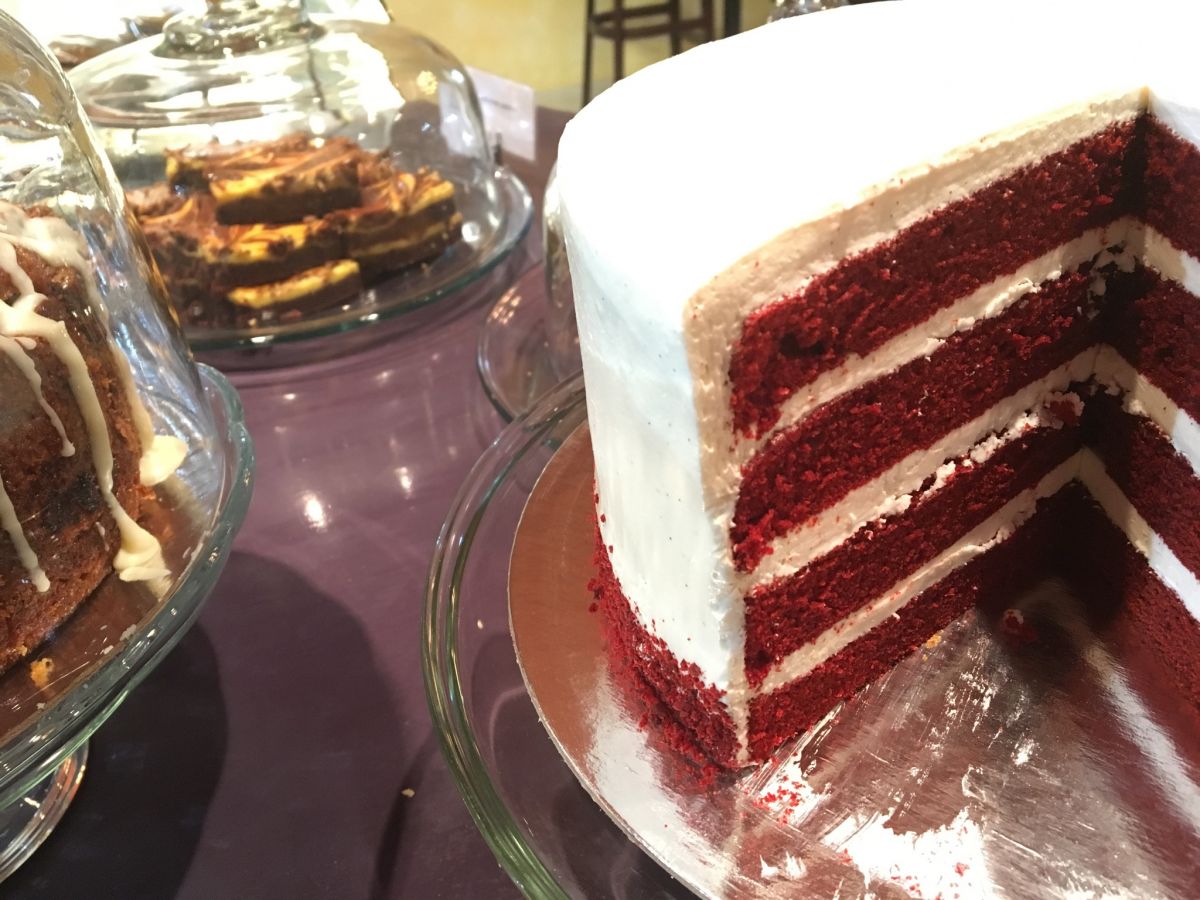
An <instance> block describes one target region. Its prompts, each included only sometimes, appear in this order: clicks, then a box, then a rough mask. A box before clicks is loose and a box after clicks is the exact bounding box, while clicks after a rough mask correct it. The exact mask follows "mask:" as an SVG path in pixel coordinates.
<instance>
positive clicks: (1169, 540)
mask: <svg viewBox="0 0 1200 900" xmlns="http://www.w3.org/2000/svg"><path fill="white" fill-rule="evenodd" d="M1084 431H1085V434H1086V436H1087V442H1088V443H1089V444H1090V445H1092V446H1093V447H1094V448H1095V449H1096V451H1097V452H1098V453H1099V454H1100V456H1101V458H1102V459H1103V460H1104V468H1105V469H1106V470H1107V471H1108V474H1109V476H1110V477H1111V478H1112V480H1113V481H1115V482H1116V483H1117V486H1118V487H1120V488H1121V492H1122V493H1123V494H1124V495H1125V496H1126V497H1127V498H1128V499H1129V501H1130V502H1131V503H1132V504H1133V506H1134V507H1135V508H1136V509H1137V511H1138V512H1139V513H1140V514H1141V516H1142V518H1143V519H1145V520H1146V521H1147V522H1148V523H1149V524H1150V527H1151V528H1153V529H1154V531H1155V532H1156V533H1157V534H1158V536H1159V537H1161V538H1162V539H1163V541H1165V542H1166V544H1167V546H1168V547H1170V548H1171V551H1172V552H1173V553H1174V554H1175V555H1176V556H1178V557H1179V560H1180V562H1182V563H1183V564H1184V565H1185V566H1187V567H1188V568H1189V569H1191V570H1192V571H1193V572H1196V573H1200V528H1198V527H1197V524H1196V517H1197V515H1200V512H1198V510H1200V477H1197V476H1196V473H1195V472H1194V471H1193V470H1192V467H1191V464H1190V463H1188V461H1187V460H1186V459H1184V458H1183V457H1182V456H1180V455H1179V453H1178V452H1176V450H1175V448H1174V447H1173V446H1171V440H1170V438H1169V437H1167V435H1165V434H1164V433H1163V432H1162V429H1160V428H1159V427H1158V426H1157V425H1155V424H1154V423H1153V422H1152V421H1150V420H1149V419H1147V418H1145V417H1144V416H1135V415H1131V414H1129V413H1127V412H1125V411H1124V409H1122V407H1121V400H1120V398H1118V397H1112V396H1109V395H1108V394H1100V395H1098V396H1095V397H1092V398H1091V399H1090V400H1088V404H1087V411H1086V413H1085V429H1084Z"/></svg>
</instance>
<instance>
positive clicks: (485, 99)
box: [467, 66, 537, 162]
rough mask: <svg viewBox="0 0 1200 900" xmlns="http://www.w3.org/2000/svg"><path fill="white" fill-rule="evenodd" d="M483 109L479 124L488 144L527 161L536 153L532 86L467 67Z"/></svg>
mask: <svg viewBox="0 0 1200 900" xmlns="http://www.w3.org/2000/svg"><path fill="white" fill-rule="evenodd" d="M467 74H469V75H470V76H471V81H472V82H473V83H474V84H475V93H476V94H478V95H479V105H480V106H481V107H482V109H483V127H484V128H485V129H486V131H487V135H488V140H489V141H490V142H491V144H492V146H493V147H495V146H497V145H499V147H500V148H501V149H502V150H503V151H504V152H505V153H510V154H513V155H515V156H520V157H521V158H522V159H527V160H529V161H530V162H532V161H533V160H534V158H535V157H536V156H537V149H536V148H537V142H536V140H535V136H536V134H537V130H536V129H537V103H536V101H535V100H534V97H533V88H532V87H530V86H529V85H527V84H521V83H520V82H519V81H509V80H508V79H507V78H501V77H500V76H499V75H494V74H492V73H491V72H484V71H483V70H482V69H476V68H472V67H471V66H467Z"/></svg>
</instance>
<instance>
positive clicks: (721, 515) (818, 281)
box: [559, 4, 1200, 767]
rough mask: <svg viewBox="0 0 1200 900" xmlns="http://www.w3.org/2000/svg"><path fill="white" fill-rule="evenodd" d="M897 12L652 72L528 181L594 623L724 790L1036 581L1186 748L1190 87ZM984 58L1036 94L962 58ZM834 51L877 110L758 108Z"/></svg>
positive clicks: (1198, 472) (831, 104)
mask: <svg viewBox="0 0 1200 900" xmlns="http://www.w3.org/2000/svg"><path fill="white" fill-rule="evenodd" d="M904 7H905V5H904V4H896V5H894V6H893V5H890V4H884V5H880V6H879V7H877V8H869V9H853V10H845V11H839V12H837V13H828V14H824V13H823V14H821V15H819V16H813V17H807V18H804V19H799V20H793V21H790V22H785V23H779V24H778V25H772V26H770V27H768V28H765V29H760V30H759V31H756V32H754V33H751V34H747V35H744V36H741V37H738V38H736V39H733V40H729V41H723V42H720V43H719V44H717V45H715V46H712V47H708V48H702V49H700V50H697V51H693V52H690V53H688V54H684V55H683V56H682V57H679V58H677V59H674V60H671V61H669V62H667V63H664V64H661V65H659V66H655V67H652V68H651V69H649V70H646V71H645V72H643V73H640V74H639V75H637V76H634V77H633V78H630V79H627V80H626V81H625V82H622V83H620V84H618V85H617V86H616V87H615V88H614V89H612V90H610V91H609V92H607V93H605V94H604V95H602V96H601V97H600V98H598V99H597V100H596V101H595V102H594V103H593V104H592V105H591V106H589V107H588V108H587V109H586V110H584V112H583V113H581V115H580V116H579V117H578V118H577V119H576V120H574V121H573V122H572V124H571V125H570V126H569V128H568V131H567V134H566V136H565V137H564V140H563V144H562V147H561V151H560V160H559V190H560V198H561V213H562V220H563V223H564V228H565V236H566V244H567V248H568V252H569V254H570V260H571V268H572V274H573V279H574V282H575V296H576V304H577V314H578V320H579V330H580V343H581V348H582V353H583V361H584V374H585V380H586V386H587V399H588V419H589V426H590V429H591V436H592V443H593V449H594V454H595V459H596V490H597V506H598V522H597V526H598V535H599V541H598V547H599V550H598V557H599V558H598V573H597V576H596V579H595V582H594V590H595V592H596V595H597V597H598V599H599V602H600V604H601V606H602V607H603V609H604V610H605V613H606V616H607V618H608V620H609V622H610V625H611V632H612V634H613V639H614V641H616V643H617V645H618V646H619V647H620V649H621V651H622V655H623V656H624V657H625V658H626V659H627V660H628V661H629V662H630V663H631V671H632V672H633V673H634V674H635V676H636V677H637V679H638V680H639V681H640V683H641V684H642V686H643V687H644V688H646V689H648V690H649V691H651V692H653V694H654V695H655V697H656V698H657V700H658V701H660V702H661V705H662V707H663V708H665V709H667V710H669V711H670V715H671V717H672V718H673V720H674V722H675V723H676V726H677V727H678V728H680V729H681V731H682V733H684V734H686V735H687V736H688V737H689V739H690V740H691V741H694V742H695V744H697V745H698V746H699V747H700V748H701V749H702V750H703V752H704V753H705V754H706V755H707V756H708V757H709V758H710V759H711V760H713V761H714V762H716V763H718V764H720V765H723V766H729V767H736V766H741V765H745V764H748V763H751V762H754V761H757V760H762V759H764V758H766V757H768V756H769V755H770V754H771V753H772V752H773V751H774V750H775V749H776V748H777V747H778V746H779V745H780V744H781V743H783V742H784V741H786V740H787V739H788V738H790V737H792V736H793V735H795V734H797V733H798V732H800V731H803V730H805V729H807V728H808V727H810V726H811V725H812V724H814V723H815V722H816V721H817V720H818V719H820V718H821V717H822V716H824V715H825V714H826V713H827V712H828V711H829V710H830V709H831V707H832V706H833V705H835V704H836V703H837V702H838V701H840V700H843V699H846V698H848V697H849V696H851V695H852V694H853V693H854V692H855V691H857V690H858V689H859V688H861V687H862V686H863V685H864V684H865V683H867V682H868V681H869V680H871V679H872V678H875V677H877V676H878V675H880V674H881V673H883V672H885V671H887V670H888V669H889V668H890V667H891V666H893V665H895V663H897V662H898V661H899V660H901V659H902V658H904V657H905V656H907V655H908V654H909V653H911V652H912V651H913V650H915V649H916V648H918V647H920V646H921V645H922V644H923V643H925V642H926V641H927V640H928V639H929V638H930V637H931V636H932V635H934V634H935V633H936V632H938V631H939V630H940V629H942V628H943V627H945V626H946V625H948V624H949V623H950V622H952V621H954V620H955V619H956V618H958V617H959V616H961V615H962V614H963V613H964V612H965V611H966V610H968V609H970V608H972V607H974V606H976V605H979V604H988V603H1002V602H1004V601H1005V599H1006V598H1010V597H1011V596H1012V595H1013V592H1014V591H1017V590H1019V589H1020V588H1022V587H1023V586H1027V585H1030V584H1032V583H1033V582H1034V581H1035V580H1037V579H1040V578H1042V577H1045V576H1048V575H1059V576H1062V577H1064V578H1066V579H1067V580H1068V581H1070V582H1071V583H1073V584H1074V585H1075V586H1076V587H1077V588H1078V593H1079V596H1081V597H1086V598H1088V603H1089V605H1090V606H1091V607H1093V608H1094V610H1095V611H1097V612H1098V613H1100V612H1103V613H1104V616H1105V617H1106V618H1105V621H1110V622H1112V623H1114V624H1112V625H1111V627H1112V628H1113V629H1116V630H1117V631H1119V632H1120V633H1121V634H1122V635H1124V636H1125V637H1123V638H1122V640H1125V639H1126V638H1127V639H1128V640H1129V641H1131V642H1133V643H1134V644H1137V645H1138V646H1140V647H1141V651H1139V652H1145V653H1149V654H1151V655H1152V656H1153V657H1154V658H1156V659H1157V660H1159V661H1160V663H1161V666H1162V668H1163V672H1164V676H1163V677H1164V678H1166V679H1167V680H1168V681H1169V682H1170V683H1171V684H1172V686H1173V689H1174V690H1175V691H1176V692H1177V694H1178V698H1179V703H1180V705H1181V708H1182V709H1183V712H1184V713H1185V714H1186V715H1190V716H1192V717H1200V580H1198V576H1200V528H1197V524H1196V516H1197V510H1198V509H1200V424H1198V422H1197V420H1198V419H1200V346H1198V344H1197V335H1200V115H1198V114H1197V110H1198V109H1200V89H1195V88H1192V87H1191V86H1190V84H1191V82H1192V81H1193V80H1194V79H1190V78H1186V77H1181V76H1180V75H1179V74H1178V72H1177V71H1176V69H1175V68H1174V67H1173V66H1172V65H1171V63H1170V59H1171V58H1172V57H1171V53H1170V52H1169V50H1167V49H1163V48H1162V47H1158V48H1157V49H1156V50H1155V51H1154V52H1153V53H1151V52H1149V51H1147V52H1141V51H1139V52H1130V53H1125V54H1124V55H1119V52H1118V49H1119V48H1123V47H1125V46H1126V44H1125V43H1124V39H1125V38H1128V40H1129V42H1130V43H1135V44H1136V43H1137V36H1138V35H1142V37H1145V36H1146V35H1148V34H1150V33H1153V34H1155V35H1156V36H1160V33H1163V32H1164V27H1163V26H1164V24H1166V23H1168V22H1169V21H1170V18H1169V14H1168V13H1167V12H1166V9H1167V7H1165V6H1164V7H1162V8H1159V7H1158V6H1155V7H1154V9H1153V10H1150V11H1146V12H1145V13H1144V14H1142V15H1140V16H1139V15H1135V14H1133V13H1131V14H1130V16H1129V19H1130V23H1129V28H1128V29H1123V28H1109V29H1108V30H1107V31H1105V32H1103V33H1101V32H1100V31H1099V30H1098V29H1096V28H1093V27H1092V26H1087V27H1086V28H1085V29H1084V31H1085V32H1086V33H1085V34H1082V35H1081V34H1078V31H1077V29H1074V30H1072V31H1071V32H1070V33H1072V34H1073V35H1075V37H1076V38H1077V40H1076V41H1075V43H1078V44H1079V46H1068V47H1062V46H1060V45H1059V44H1057V43H1055V42H1054V38H1053V36H1054V35H1056V34H1059V33H1060V32H1061V31H1062V28H1063V27H1065V25H1066V23H1067V21H1068V20H1067V19H1062V20H1060V19H1059V18H1058V17H1059V16H1062V15H1066V13H1065V12H1062V11H1059V12H1051V11H1049V10H1046V11H1043V12H1034V11H1033V8H1032V7H1029V8H1025V7H1022V8H1021V9H1020V10H1018V11H1017V13H1016V14H1014V15H1013V16H1008V15H1007V13H1005V14H1004V15H1001V11H1000V10H999V9H997V10H995V11H989V12H987V13H980V16H982V17H983V18H984V19H987V17H988V16H989V15H990V16H993V17H994V19H992V20H989V21H987V22H986V23H981V20H980V19H978V18H975V17H968V16H967V15H966V14H965V13H964V14H963V15H962V16H961V17H959V18H956V17H955V15H954V14H952V13H950V12H948V9H949V8H948V7H945V6H938V7H937V11H938V15H937V17H936V18H935V17H932V15H931V14H930V13H928V12H927V11H922V9H921V7H920V5H917V7H916V8H915V9H916V11H906V9H905V8H904ZM1070 21H1071V22H1072V27H1073V26H1074V20H1070ZM1035 26H1036V27H1035ZM1138 29H1148V30H1147V31H1146V32H1145V33H1144V34H1143V32H1142V31H1139V30H1138ZM1171 30H1172V29H1166V30H1165V31H1166V32H1170V31H1171ZM1182 30H1183V31H1185V32H1186V31H1187V29H1182ZM900 32H904V33H906V34H909V35H911V36H913V41H914V42H916V43H914V44H909V43H905V42H897V41H896V40H894V39H893V37H894V35H895V34H897V33H900ZM968 33H969V34H970V35H971V36H972V42H971V43H970V46H966V45H964V44H963V42H962V41H960V40H958V39H959V38H961V37H962V36H963V35H964V34H968ZM1118 33H1119V34H1118ZM1118 37H1120V38H1121V39H1122V41H1121V42H1118ZM1017 40H1020V41H1021V42H1022V43H1023V44H1027V45H1028V46H1027V47H1026V49H1027V50H1028V52H1029V54H1030V55H1029V58H1038V57H1037V56H1036V53H1037V52H1043V53H1046V54H1050V53H1051V51H1053V58H1054V59H1055V61H1056V63H1057V64H1058V65H1060V66H1061V67H1062V70H1061V71H1059V70H1058V69H1055V70H1054V71H1052V72H1049V73H1047V72H1045V71H1042V70H1038V71H1036V72H1035V71H1030V72H1016V73H1012V72H1008V71H1007V70H1006V71H1003V72H1002V71H1000V70H999V69H997V68H996V67H992V66H983V67H980V66H978V65H971V64H970V62H969V61H970V60H974V59H982V58H989V54H990V53H992V52H993V51H998V50H999V49H1001V48H1003V47H1006V46H1010V45H1011V42H1013V41H1017ZM1006 41H1007V42H1009V43H1006ZM921 42H924V44H922V43H921ZM901 44H903V46H901ZM925 44H928V46H927V47H926V46H925ZM922 47H924V48H925V50H926V51H928V52H922V50H921V48H922ZM934 48H936V49H937V51H938V53H937V54H935V53H934V52H933V50H934ZM1181 52H1182V51H1181ZM939 54H940V55H939ZM851 55H855V58H858V59H872V60H873V68H872V71H873V72H874V73H875V75H876V76H877V77H876V78H875V79H870V78H867V77H865V76H863V77H849V78H848V79H847V81H846V83H844V84H843V83H841V82H838V85H837V86H836V87H834V88H829V89H828V90H825V91H823V92H821V91H814V92H813V93H814V96H808V95H805V96H804V97H803V98H799V97H797V96H796V95H795V94H792V93H787V92H786V91H785V90H784V86H785V85H787V86H789V88H788V90H791V87H790V86H792V85H793V81H794V79H789V78H788V77H787V76H788V74H789V73H792V74H793V75H794V66H795V64H796V63H795V61H796V60H799V59H803V60H805V65H806V66H811V67H812V69H813V70H814V71H835V70H836V71H844V68H838V67H837V65H836V62H837V61H838V60H845V59H847V58H850V57H851ZM1098 59H1102V60H1104V61H1105V65H1103V66H1102V65H1099V64H1098V63H1097V62H1096V60H1098ZM826 64H828V65H829V67H830V68H829V69H825V68H823V66H824V65H826ZM947 71H952V72H954V75H953V77H952V78H951V79H950V81H951V82H952V83H946V81H947V80H946V77H945V73H946V72H947ZM884 72H886V73H888V74H887V75H886V76H882V75H880V73H884ZM884 82H886V83H884ZM747 85H751V86H758V87H760V88H762V87H763V86H764V85H765V86H767V87H765V88H763V89H762V90H761V91H758V92H757V93H755V92H754V91H751V90H742V89H743V88H745V87H746V86H747ZM933 85H936V86H937V90H938V91H939V94H938V98H939V103H938V104H932V103H921V102H916V101H912V98H913V97H921V96H923V95H924V94H927V93H928V92H929V91H930V90H931V86H933ZM751 94H753V96H751ZM817 95H819V96H817ZM785 101H786V102H785ZM793 101H794V102H793ZM889 101H891V102H889ZM735 107H736V108H739V110H740V111H739V121H740V122H743V123H748V124H746V125H745V127H738V128H732V127H730V126H728V124H727V123H723V122H722V119H721V116H719V115H714V114H713V113H712V110H714V109H731V108H735ZM947 111H950V113H949V114H947ZM818 123H820V124H818ZM831 123H832V124H835V125H836V126H837V127H829V125H830V124H831ZM631 129H633V130H635V131H636V132H637V133H638V134H639V139H638V142H637V146H636V149H637V151H638V152H637V153H636V154H635V153H634V152H633V151H632V150H627V149H624V148H623V147H621V146H620V145H619V142H618V141H617V140H616V139H615V138H613V137H612V136H613V135H622V134H626V133H629V132H630V130H631ZM734 172H736V173H739V174H738V175H737V176H736V177H735V176H733V175H730V174H729V173H734ZM741 173H745V175H744V176H743V175H742V174H741ZM650 197H652V198H654V199H653V202H654V204H655V208H656V209H659V210H660V211H661V212H662V215H660V216H645V217H634V219H636V221H634V220H633V219H631V218H630V217H629V214H628V211H629V210H630V209H631V208H634V204H635V202H636V203H640V204H642V206H641V208H642V209H644V208H645V207H644V204H645V203H646V202H647V200H646V198H650ZM643 219H644V221H643ZM1114 633H1115V632H1114Z"/></svg>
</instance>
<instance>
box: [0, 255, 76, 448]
mask: <svg viewBox="0 0 1200 900" xmlns="http://www.w3.org/2000/svg"><path fill="white" fill-rule="evenodd" d="M0 247H8V245H7V244H0ZM8 249H12V248H8ZM0 353H3V354H5V355H6V356H7V357H8V358H9V359H11V360H12V361H13V363H14V364H15V365H16V367H17V368H18V369H20V370H21V374H22V375H24V376H25V379H26V381H28V382H29V386H30V387H31V388H32V389H33V393H34V395H35V396H36V397H37V401H38V406H40V407H41V408H42V411H43V412H45V413H46V418H48V419H49V420H50V424H51V425H53V426H54V430H55V431H57V432H58V436H59V438H61V439H62V451H61V452H62V455H63V456H74V455H75V445H74V444H72V443H71V439H70V438H69V437H67V429H66V428H65V427H63V423H62V419H60V418H59V417H58V413H56V412H55V411H54V407H53V406H51V405H50V403H49V401H47V400H46V395H45V394H44V393H42V376H41V375H40V374H39V373H38V370H37V365H36V364H35V363H34V361H33V357H31V356H30V355H29V354H28V353H27V352H26V351H25V348H24V347H22V346H21V344H20V342H18V341H16V340H14V339H13V338H10V337H8V336H7V335H0Z"/></svg>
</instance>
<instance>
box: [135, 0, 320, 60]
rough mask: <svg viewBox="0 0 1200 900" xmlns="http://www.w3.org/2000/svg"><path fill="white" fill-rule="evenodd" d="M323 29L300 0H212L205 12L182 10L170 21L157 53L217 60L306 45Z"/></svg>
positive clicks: (208, 2)
mask: <svg viewBox="0 0 1200 900" xmlns="http://www.w3.org/2000/svg"><path fill="white" fill-rule="evenodd" d="M320 34H321V29H320V27H319V26H318V25H315V24H314V23H313V22H312V21H310V20H309V18H308V14H307V13H306V12H305V11H304V10H303V9H302V8H301V7H300V6H299V4H292V3H289V4H284V5H266V6H264V5H262V4H260V3H258V2H257V0H207V5H206V9H205V11H204V12H203V13H201V14H199V15H187V14H181V15H178V16H175V17H173V18H171V19H170V20H169V21H168V22H167V24H166V26H165V27H164V28H163V42H162V44H160V45H159V47H158V48H157V50H156V54H157V55H159V56H170V57H175V58H179V59H214V58H220V57H222V56H232V55H236V54H239V53H252V52H254V51H257V50H273V49H276V48H279V47H287V46H290V45H293V44H302V43H305V42H308V41H311V40H314V39H315V38H316V37H318V36H319V35H320Z"/></svg>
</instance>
